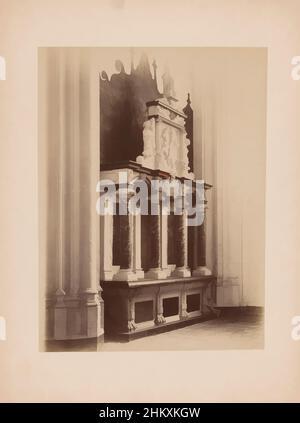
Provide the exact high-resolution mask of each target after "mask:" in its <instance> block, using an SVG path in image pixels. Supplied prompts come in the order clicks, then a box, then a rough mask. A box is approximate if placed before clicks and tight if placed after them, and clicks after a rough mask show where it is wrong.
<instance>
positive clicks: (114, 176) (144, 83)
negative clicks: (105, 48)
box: [100, 55, 216, 341]
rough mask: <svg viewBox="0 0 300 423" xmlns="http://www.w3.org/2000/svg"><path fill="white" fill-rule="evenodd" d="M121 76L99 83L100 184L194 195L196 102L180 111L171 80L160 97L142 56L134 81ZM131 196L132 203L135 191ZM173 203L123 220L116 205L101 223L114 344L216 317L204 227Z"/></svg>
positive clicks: (166, 78)
mask: <svg viewBox="0 0 300 423" xmlns="http://www.w3.org/2000/svg"><path fill="white" fill-rule="evenodd" d="M116 68H117V70H118V73H117V74H114V75H112V77H111V79H110V80H109V78H108V76H107V74H106V73H105V72H102V74H101V78H100V156H101V169H100V170H101V171H100V175H101V176H100V177H101V180H111V181H114V182H115V183H116V186H117V188H118V191H119V192H118V193H117V194H118V196H117V198H120V197H121V195H120V194H121V190H122V189H123V188H124V187H122V186H121V184H120V183H119V181H120V173H122V175H123V177H124V175H126V179H127V181H128V183H129V184H132V183H134V181H136V180H138V179H140V180H144V181H145V182H146V183H147V184H148V186H149V188H150V186H151V182H152V181H154V180H155V181H166V180H169V181H172V180H173V181H174V180H178V181H180V182H184V181H187V180H190V181H192V182H191V184H192V187H193V188H192V189H194V185H195V181H194V175H193V173H192V172H193V167H194V163H193V110H192V108H191V101H190V96H189V95H188V100H187V105H186V107H185V108H184V109H183V110H179V109H178V108H177V107H176V102H177V100H176V99H175V92H174V83H173V80H172V78H171V76H170V75H169V73H168V72H165V74H164V75H163V87H164V88H163V93H162V94H161V93H160V92H159V90H158V87H157V76H156V63H155V62H154V63H153V70H154V77H153V76H152V74H151V71H150V65H149V62H148V59H147V57H146V56H144V55H143V56H142V57H141V60H140V62H139V64H138V66H137V67H136V68H134V66H133V64H132V66H131V72H130V74H127V73H126V72H125V70H124V66H123V64H122V63H121V62H120V61H117V62H116ZM204 187H205V189H210V188H211V186H210V185H208V184H207V183H205V184H204ZM102 195H103V193H102ZM126 195H127V200H128V201H129V198H130V195H131V194H130V191H128V193H127V194H126ZM148 200H149V201H150V189H149V198H148ZM170 203H171V212H170V213H169V214H166V213H164V212H163V207H162V203H160V204H159V205H158V212H157V214H141V213H137V214H135V215H133V214H130V213H128V214H125V215H124V214H120V213H118V210H119V207H120V204H119V203H117V204H116V211H117V213H116V214H115V215H112V214H111V213H107V214H104V215H102V216H100V219H101V224H100V237H101V245H100V254H101V288H102V297H103V300H104V332H105V337H107V338H108V339H110V338H111V339H114V338H115V339H118V340H124V341H128V340H131V339H134V338H137V337H142V336H146V335H150V334H153V333H157V332H162V331H167V330H171V329H176V328H178V327H181V326H184V325H187V324H192V323H196V322H199V321H201V320H205V319H208V318H211V317H212V316H214V313H215V310H214V307H213V304H214V302H215V285H216V278H215V277H214V276H213V275H212V274H211V272H210V271H209V269H207V267H206V260H205V230H204V223H202V224H201V225H198V226H188V225H187V216H186V213H185V211H183V213H181V214H180V215H178V214H175V213H174V199H173V201H172V198H171V201H170ZM172 207H173V208H172ZM149 209H150V205H149Z"/></svg>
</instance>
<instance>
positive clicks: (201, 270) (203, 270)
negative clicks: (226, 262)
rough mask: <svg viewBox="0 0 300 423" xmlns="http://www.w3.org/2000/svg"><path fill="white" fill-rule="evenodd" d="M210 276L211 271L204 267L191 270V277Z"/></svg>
mask: <svg viewBox="0 0 300 423" xmlns="http://www.w3.org/2000/svg"><path fill="white" fill-rule="evenodd" d="M211 274H212V272H211V270H210V269H209V268H208V267H206V266H199V267H197V268H196V269H195V270H193V276H210V275H211Z"/></svg>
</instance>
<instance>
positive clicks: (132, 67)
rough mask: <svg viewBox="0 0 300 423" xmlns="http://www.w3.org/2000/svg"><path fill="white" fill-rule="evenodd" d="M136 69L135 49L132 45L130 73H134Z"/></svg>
mask: <svg viewBox="0 0 300 423" xmlns="http://www.w3.org/2000/svg"><path fill="white" fill-rule="evenodd" d="M133 71H134V49H133V48H132V47H131V49H130V73H131V74H132V73H133Z"/></svg>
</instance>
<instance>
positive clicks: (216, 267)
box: [38, 47, 267, 352]
mask: <svg viewBox="0 0 300 423" xmlns="http://www.w3.org/2000/svg"><path fill="white" fill-rule="evenodd" d="M38 73H39V86H38V89H39V93H38V94H39V148H40V151H39V171H40V178H39V180H40V185H39V193H40V212H41V216H42V219H41V224H40V239H41V252H42V254H41V255H40V260H41V270H42V272H43V273H42V277H41V279H40V290H41V292H42V293H43V295H41V303H40V308H41V323H40V324H41V325H44V327H42V328H41V334H42V339H41V348H45V350H46V351H69V350H70V351H72V350H75V351H95V350H96V351H99V352H101V351H122V350H124V351H128V350H137V351H140V350H146V351H147V350H198V349H199V350H202V349H243V348H244V349H246V348H248V349H249V348H251V349H263V348H264V245H265V243H264V242H265V239H264V233H265V230H264V228H265V172H266V160H265V151H266V73H267V51H266V49H264V48H126V47H124V48H108V47H107V48H40V49H39V68H38Z"/></svg>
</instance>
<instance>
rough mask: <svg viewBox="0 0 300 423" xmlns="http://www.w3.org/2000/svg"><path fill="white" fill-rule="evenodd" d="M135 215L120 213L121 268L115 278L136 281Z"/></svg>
mask: <svg viewBox="0 0 300 423" xmlns="http://www.w3.org/2000/svg"><path fill="white" fill-rule="evenodd" d="M133 217H134V216H133V215H132V214H127V215H120V216H119V224H120V228H119V230H120V238H119V252H120V256H119V265H120V270H119V271H118V272H117V273H116V274H115V275H114V278H113V279H114V280H119V281H136V280H137V279H138V278H137V275H136V273H135V272H134V268H133V241H134V228H133Z"/></svg>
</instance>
